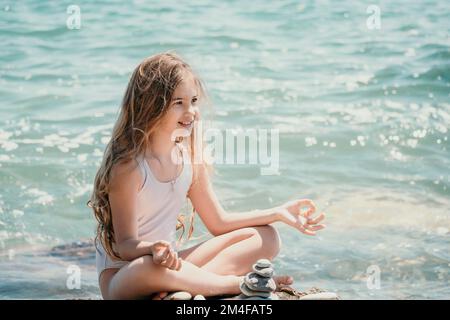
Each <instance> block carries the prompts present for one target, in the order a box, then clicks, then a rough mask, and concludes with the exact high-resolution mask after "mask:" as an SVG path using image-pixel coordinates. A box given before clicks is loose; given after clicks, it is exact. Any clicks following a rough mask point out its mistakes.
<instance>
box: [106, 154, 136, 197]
mask: <svg viewBox="0 0 450 320" xmlns="http://www.w3.org/2000/svg"><path fill="white" fill-rule="evenodd" d="M141 182H142V177H141V173H140V171H139V164H138V162H137V161H136V160H135V159H132V160H127V161H122V162H119V163H116V164H114V165H113V167H112V168H111V180H110V186H111V189H123V188H130V187H131V188H133V189H136V190H138V189H139V186H140V184H141ZM134 187H136V188H134Z"/></svg>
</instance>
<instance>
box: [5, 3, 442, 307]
mask: <svg viewBox="0 0 450 320" xmlns="http://www.w3.org/2000/svg"><path fill="white" fill-rule="evenodd" d="M73 4H75V5H78V6H79V8H80V10H81V20H80V21H81V26H80V29H79V30H77V29H69V28H68V27H67V25H66V20H67V18H68V17H69V14H68V13H67V7H68V6H69V5H73ZM371 4H376V5H378V6H379V8H380V17H381V20H380V22H381V24H380V27H381V28H380V29H373V30H371V29H369V28H368V27H367V25H366V20H367V18H368V17H369V16H370V13H367V12H366V9H367V7H368V6H369V5H371ZM449 21H450V5H449V2H448V1H444V0H435V1H407V2H405V1H377V2H376V3H374V2H368V1H355V2H343V3H341V2H339V3H335V2H332V1H306V2H305V1H302V2H300V1H292V0H289V1H270V2H269V1H253V2H252V4H251V5H249V4H244V3H243V2H241V1H211V0H208V1H198V2H197V1H196V4H192V3H190V2H187V1H186V2H178V1H164V2H160V3H159V2H146V1H134V2H130V3H128V2H127V3H125V2H123V3H122V2H121V1H108V2H97V1H96V2H95V3H91V2H88V1H77V2H76V3H75V2H71V1H70V2H69V1H58V2H48V3H47V2H42V1H20V2H16V1H0V185H1V189H0V298H2V299H16V298H26V299H29V298H44V299H48V298H49V299H61V298H71V297H91V298H96V297H98V296H99V290H98V287H97V283H96V274H95V267H94V265H93V264H92V263H86V262H85V261H79V260H78V261H77V259H75V260H73V261H72V260H71V261H69V262H67V261H61V260H58V258H57V257H53V256H52V257H51V258H50V257H48V256H46V255H41V254H38V253H36V252H38V251H37V250H38V249H39V250H40V249H45V248H50V247H51V246H53V245H58V244H63V243H67V242H71V241H76V240H79V239H85V238H90V237H92V236H93V232H94V228H95V223H94V218H93V216H92V214H91V212H90V211H89V209H88V208H87V207H86V205H85V204H86V201H87V200H88V197H89V195H90V191H91V190H92V181H93V178H94V174H95V172H96V170H97V168H98V165H99V162H100V160H101V157H102V152H103V148H104V146H105V144H106V142H107V141H108V139H109V135H110V131H111V128H112V125H113V123H114V120H115V118H116V116H117V110H118V107H119V103H120V100H121V98H122V95H123V92H124V90H125V87H126V84H127V82H128V79H129V76H130V73H131V71H132V69H133V68H134V67H135V66H136V65H137V64H138V63H139V62H140V61H141V60H142V59H143V58H144V57H146V56H149V55H151V54H154V53H157V52H161V51H165V50H170V49H173V50H175V51H176V52H178V53H179V54H181V55H182V56H183V57H184V58H185V59H186V60H187V61H188V62H189V63H190V64H191V65H192V66H193V67H194V69H195V70H197V71H198V73H199V74H200V76H201V77H202V78H203V80H204V82H205V83H206V86H207V89H208V91H209V94H210V96H211V99H212V102H213V106H214V108H213V110H214V117H213V120H214V125H215V126H216V127H217V128H219V129H225V128H244V129H248V128H255V129H256V128H265V129H272V128H273V129H278V130H280V175H274V176H261V175H260V171H259V167H258V166H255V165H253V166H250V165H249V166H230V165H222V166H217V167H216V169H217V174H216V175H215V177H214V187H215V190H216V193H217V195H218V197H219V199H220V200H221V203H222V204H223V206H224V207H225V208H226V209H227V210H230V211H244V210H249V209H257V208H267V207H272V206H275V205H278V204H281V203H283V202H285V201H287V200H291V199H295V198H299V197H308V198H311V199H313V200H314V201H315V202H316V204H317V205H318V208H319V210H324V211H325V213H326V214H327V221H326V223H327V226H328V227H327V229H325V230H324V231H322V232H321V233H320V235H318V236H316V237H308V236H305V235H303V234H300V233H299V232H297V231H296V230H294V229H292V228H290V227H288V226H286V225H282V224H276V225H277V227H278V228H279V230H280V233H281V237H282V241H283V247H282V250H281V253H280V255H279V256H278V258H277V259H276V260H275V261H274V262H275V266H276V270H277V272H278V273H279V274H282V273H290V274H291V275H293V276H294V278H295V286H296V287H298V288H300V289H306V288H308V287H311V286H318V287H322V288H326V289H329V290H333V291H337V292H338V293H339V294H340V295H341V296H342V297H344V298H346V299H361V298H369V299H372V298H373V299H380V298H388V299H414V298H425V299H430V298H432V299H448V298H450V274H449V273H450V250H449V248H450V171H449V167H450V150H449V148H450V134H449V132H448V130H449V126H450V38H449V30H450V25H449ZM196 221H197V229H196V231H197V233H198V234H201V233H202V232H203V231H204V228H203V226H200V221H199V220H198V218H197V220H196ZM91 261H92V260H91ZM92 262H93V261H92ZM67 264H77V265H78V266H79V267H80V269H81V276H82V278H81V279H82V282H81V289H79V290H69V289H68V288H67V287H66V278H67ZM371 266H372V267H371ZM373 266H375V268H378V269H379V271H380V278H379V279H380V282H379V284H380V286H379V289H376V288H375V289H373V288H372V287H371V286H368V285H367V281H366V280H367V277H368V273H367V270H368V268H369V267H370V268H373ZM370 268H369V270H370ZM371 288H372V289H371Z"/></svg>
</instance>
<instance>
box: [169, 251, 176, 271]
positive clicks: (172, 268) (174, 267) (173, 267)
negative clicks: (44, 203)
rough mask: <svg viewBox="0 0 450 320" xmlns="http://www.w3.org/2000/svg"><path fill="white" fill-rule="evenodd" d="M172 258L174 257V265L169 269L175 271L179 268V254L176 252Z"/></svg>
mask: <svg viewBox="0 0 450 320" xmlns="http://www.w3.org/2000/svg"><path fill="white" fill-rule="evenodd" d="M172 257H173V260H172V263H171V264H170V265H169V269H171V270H175V269H176V267H177V264H178V253H177V252H175V253H174V254H173V256H172Z"/></svg>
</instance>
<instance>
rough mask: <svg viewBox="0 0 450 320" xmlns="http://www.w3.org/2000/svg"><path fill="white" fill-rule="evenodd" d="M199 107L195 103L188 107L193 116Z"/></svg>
mask: <svg viewBox="0 0 450 320" xmlns="http://www.w3.org/2000/svg"><path fill="white" fill-rule="evenodd" d="M197 110H198V109H197V107H196V106H194V105H192V104H190V105H189V109H188V112H189V113H190V114H191V115H192V116H195V114H196V113H197Z"/></svg>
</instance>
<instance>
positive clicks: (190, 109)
mask: <svg viewBox="0 0 450 320" xmlns="http://www.w3.org/2000/svg"><path fill="white" fill-rule="evenodd" d="M198 99H199V97H198V88H197V84H196V83H195V80H194V77H193V76H192V75H191V74H189V73H187V72H186V73H185V77H184V80H183V81H182V82H181V83H180V84H179V85H178V86H177V88H176V89H175V91H174V93H173V96H172V101H171V102H170V104H169V109H168V111H167V114H166V115H165V116H164V118H163V119H162V122H161V127H160V130H162V131H164V132H165V133H167V134H169V135H171V137H172V141H174V140H175V137H180V136H183V137H186V136H190V135H191V133H192V128H193V126H194V120H196V119H198V117H199V114H198V107H197V101H198Z"/></svg>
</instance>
